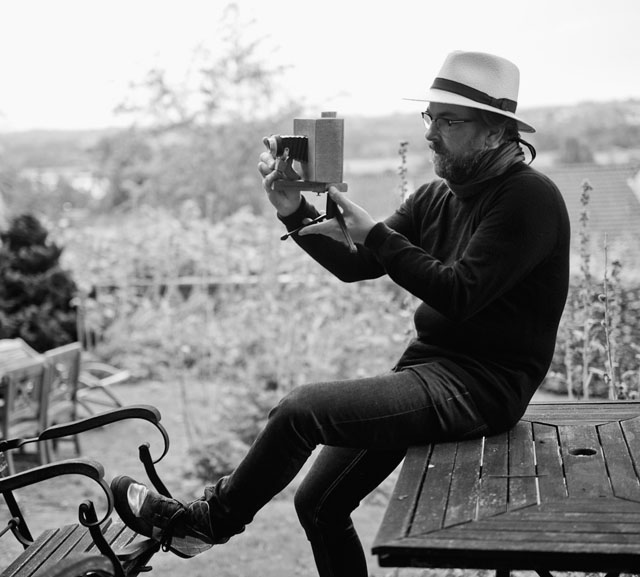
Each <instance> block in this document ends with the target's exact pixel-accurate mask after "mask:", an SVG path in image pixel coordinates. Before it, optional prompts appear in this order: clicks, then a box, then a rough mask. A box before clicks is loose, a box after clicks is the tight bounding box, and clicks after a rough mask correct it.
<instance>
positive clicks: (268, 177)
mask: <svg viewBox="0 0 640 577" xmlns="http://www.w3.org/2000/svg"><path fill="white" fill-rule="evenodd" d="M292 164H293V159H292V158H288V159H286V160H284V159H277V160H276V159H275V158H273V156H271V153H270V152H263V153H262V154H261V155H260V162H259V163H258V170H259V171H260V174H261V175H262V187H263V188H264V190H265V192H266V193H267V196H268V197H269V202H271V204H272V205H273V206H275V208H276V210H277V211H278V214H279V215H280V216H289V215H290V214H293V213H294V212H295V211H296V210H298V207H299V206H300V202H301V200H302V194H301V193H300V192H299V191H277V190H274V189H273V183H274V182H275V181H276V180H298V179H299V178H300V177H299V176H298V173H297V172H296V171H295V170H294V169H293V166H292Z"/></svg>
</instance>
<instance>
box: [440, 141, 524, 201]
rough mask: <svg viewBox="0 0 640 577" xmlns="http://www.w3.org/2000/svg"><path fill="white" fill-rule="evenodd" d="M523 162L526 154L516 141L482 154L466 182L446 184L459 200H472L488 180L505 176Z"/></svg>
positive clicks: (505, 143)
mask: <svg viewBox="0 0 640 577" xmlns="http://www.w3.org/2000/svg"><path fill="white" fill-rule="evenodd" d="M523 160H524V152H523V150H522V148H520V146H519V144H518V143H517V142H516V141H510V142H504V143H502V144H501V145H500V146H498V148H494V149H492V150H487V151H485V152H483V153H481V156H480V160H479V162H478V163H477V164H476V165H475V168H474V170H473V172H472V174H471V175H470V177H469V178H468V179H467V180H466V181H465V182H461V183H455V182H449V181H446V182H447V185H448V186H449V188H450V189H451V191H452V192H453V193H454V194H455V195H456V196H457V197H458V198H470V197H472V196H474V195H476V194H478V193H479V192H481V191H482V190H483V189H484V183H485V182H486V181H487V180H490V179H492V178H495V177H497V176H500V175H502V174H504V173H505V172H506V171H507V170H509V168H511V167H512V166H513V165H514V164H516V163H518V162H522V161H523Z"/></svg>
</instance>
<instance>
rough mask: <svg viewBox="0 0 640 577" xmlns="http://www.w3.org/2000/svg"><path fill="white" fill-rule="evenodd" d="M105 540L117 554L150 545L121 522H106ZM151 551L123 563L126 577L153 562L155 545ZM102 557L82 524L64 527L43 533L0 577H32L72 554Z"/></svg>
mask: <svg viewBox="0 0 640 577" xmlns="http://www.w3.org/2000/svg"><path fill="white" fill-rule="evenodd" d="M102 532H103V535H104V537H105V540H106V541H107V543H109V545H110V546H111V548H112V549H113V550H114V551H115V552H116V554H117V553H118V551H119V550H120V549H122V548H123V547H124V546H126V545H129V544H131V543H133V542H134V541H141V542H142V541H145V542H146V541H148V540H147V539H146V538H145V537H142V536H140V535H138V534H137V533H135V532H134V531H132V530H131V529H129V528H128V527H126V526H125V525H124V524H123V523H121V522H115V523H111V522H107V524H105V528H103V530H102ZM149 545H150V546H149V547H146V548H143V549H142V550H141V555H140V558H135V559H131V560H127V561H125V562H124V563H123V567H124V570H125V573H126V574H129V573H130V572H131V571H132V570H133V571H134V572H133V573H132V574H137V569H138V568H139V567H141V566H143V565H144V564H146V563H147V561H148V560H149V559H150V558H151V556H152V555H153V553H155V551H157V549H158V547H157V545H156V544H155V543H153V544H151V543H149ZM89 551H91V552H96V553H99V551H98V549H97V547H96V545H95V544H94V543H93V539H92V537H91V534H90V532H89V530H88V529H87V528H86V527H83V526H82V525H79V524H74V525H65V526H64V527H60V528H56V529H49V530H47V531H44V532H43V533H42V534H41V535H40V536H39V537H38V538H37V539H36V540H35V541H34V542H33V544H32V545H30V546H29V547H28V548H27V549H26V550H25V551H24V552H23V553H21V554H20V555H19V556H18V557H17V558H16V559H14V561H13V562H12V563H11V565H9V567H7V568H6V569H5V570H4V571H3V572H2V575H0V577H32V576H33V575H35V574H36V573H37V572H38V571H44V570H46V569H47V567H52V566H53V565H55V563H57V562H59V561H60V560H62V559H64V558H66V557H67V556H68V555H70V554H71V553H85V552H89Z"/></svg>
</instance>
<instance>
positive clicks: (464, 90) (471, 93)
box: [431, 77, 518, 112]
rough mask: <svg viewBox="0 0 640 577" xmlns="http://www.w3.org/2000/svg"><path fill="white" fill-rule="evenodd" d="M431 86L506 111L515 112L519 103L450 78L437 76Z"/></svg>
mask: <svg viewBox="0 0 640 577" xmlns="http://www.w3.org/2000/svg"><path fill="white" fill-rule="evenodd" d="M431 88H434V89H436V90H444V91H445V92H453V93H454V94H458V95H460V96H464V97H465V98H469V99H471V100H474V101H475V102H479V103H480V104H488V105H489V106H493V108H498V109H499V110H504V111H505V112H515V111H516V108H517V107H518V103H517V102H516V101H515V100H511V99H509V98H494V97H493V96H490V95H489V94H487V93H486V92H482V91H481V90H476V89H475V88H472V87H471V86H467V85H466V84H461V83H460V82H456V81H455V80H449V79H448V78H440V77H438V78H436V79H435V80H434V81H433V84H432V85H431Z"/></svg>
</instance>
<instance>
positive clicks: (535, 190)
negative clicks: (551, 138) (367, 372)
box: [366, 174, 561, 321]
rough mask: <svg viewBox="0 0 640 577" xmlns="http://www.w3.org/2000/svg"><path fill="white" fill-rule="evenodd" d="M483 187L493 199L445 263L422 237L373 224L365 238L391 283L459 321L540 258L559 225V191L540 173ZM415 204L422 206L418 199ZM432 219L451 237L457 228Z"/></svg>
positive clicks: (513, 282)
mask: <svg viewBox="0 0 640 577" xmlns="http://www.w3.org/2000/svg"><path fill="white" fill-rule="evenodd" d="M488 194H490V195H491V200H490V201H487V203H486V206H485V208H484V209H483V212H482V215H481V218H479V222H478V223H477V226H476V228H475V229H474V230H473V232H472V233H470V236H469V238H468V239H464V242H463V243H462V241H461V244H460V247H461V248H460V254H459V256H457V258H455V259H453V260H451V262H447V263H445V262H442V261H440V260H438V259H437V258H435V257H434V256H433V255H432V254H430V252H429V248H430V247H429V246H425V245H424V244H425V243H416V242H415V240H414V239H410V238H407V236H406V235H405V234H401V233H400V232H398V230H397V229H394V228H392V227H391V226H389V224H385V223H380V224H378V225H376V226H375V227H374V229H373V230H372V231H371V233H370V235H369V237H368V238H367V241H366V245H367V247H368V248H369V249H370V250H371V251H372V252H373V253H374V254H375V255H376V256H377V258H378V260H379V261H380V263H381V264H382V266H383V267H384V269H385V271H386V272H387V274H389V276H390V277H391V278H392V279H393V280H394V282H396V283H397V284H399V285H400V286H402V287H403V288H405V289H406V290H408V291H409V292H411V293H412V294H413V295H415V296H416V297H418V298H419V299H421V300H422V301H423V302H425V303H426V304H428V305H429V306H430V307H432V308H433V309H435V310H436V311H438V312H439V313H440V314H442V315H443V316H445V317H446V318H448V319H450V320H453V321H463V320H465V319H467V318H469V317H471V316H473V315H474V314H476V313H477V312H478V311H480V310H482V309H483V308H485V307H486V306H487V305H489V304H490V303H492V302H493V301H494V300H495V299H497V298H499V297H500V296H501V295H503V294H504V293H506V292H507V291H509V290H510V289H512V288H513V287H514V286H515V285H516V284H518V283H519V282H521V281H522V280H523V279H524V278H525V277H526V276H527V274H528V273H529V272H530V271H531V270H532V269H533V268H535V267H536V266H537V265H538V264H539V263H541V262H542V261H543V260H544V259H546V258H547V257H548V255H550V253H551V252H552V251H553V249H554V247H555V246H556V245H557V242H558V231H559V230H560V229H561V226H560V218H561V208H560V206H559V193H558V192H557V189H555V187H554V186H553V185H552V184H551V183H550V182H549V181H548V180H545V179H543V178H541V175H540V176H537V175H535V174H527V175H526V176H522V175H521V176H520V177H518V178H517V179H515V180H514V181H512V182H510V183H506V184H503V185H502V187H501V189H500V190H499V191H498V192H497V193H496V192H493V193H491V192H489V193H488ZM416 202H417V203H419V201H416ZM476 202H477V201H476ZM413 210H414V211H418V212H420V213H425V212H428V209H425V207H421V206H420V205H419V204H416V206H414V207H413ZM425 218H427V219H429V215H426V217H425ZM430 218H431V221H432V220H433V218H435V217H434V216H433V215H431V217H430ZM438 219H439V220H438V221H437V223H436V225H437V226H439V227H449V230H448V233H447V234H449V235H450V236H452V235H455V234H456V232H457V231H456V230H452V226H451V225H452V222H451V221H450V220H448V219H447V216H446V215H444V214H441V215H438Z"/></svg>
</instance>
